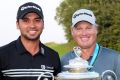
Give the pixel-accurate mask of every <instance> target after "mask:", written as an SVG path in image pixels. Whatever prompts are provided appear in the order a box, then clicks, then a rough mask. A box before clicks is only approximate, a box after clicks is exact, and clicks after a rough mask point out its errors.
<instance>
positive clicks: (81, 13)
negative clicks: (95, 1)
mask: <svg viewBox="0 0 120 80" xmlns="http://www.w3.org/2000/svg"><path fill="white" fill-rule="evenodd" d="M79 15H88V16H90V17H92V15H91V14H88V13H85V12H84V13H79V14H75V15H74V16H73V18H76V17H77V16H79Z"/></svg>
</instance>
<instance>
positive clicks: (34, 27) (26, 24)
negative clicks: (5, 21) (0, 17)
mask: <svg viewBox="0 0 120 80" xmlns="http://www.w3.org/2000/svg"><path fill="white" fill-rule="evenodd" d="M16 24H17V28H18V29H19V30H20V32H21V38H24V39H27V40H39V37H40V35H41V33H42V31H43V28H44V21H43V20H42V19H41V18H40V17H39V16H38V15H37V14H36V13H28V14H26V15H25V16H24V18H23V19H19V20H18V21H17V22H16Z"/></svg>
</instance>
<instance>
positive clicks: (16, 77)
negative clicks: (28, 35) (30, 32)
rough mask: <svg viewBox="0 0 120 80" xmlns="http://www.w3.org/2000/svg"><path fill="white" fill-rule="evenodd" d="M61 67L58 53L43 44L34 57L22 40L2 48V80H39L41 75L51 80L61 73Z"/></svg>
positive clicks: (0, 58) (0, 50) (0, 69)
mask: <svg viewBox="0 0 120 80" xmlns="http://www.w3.org/2000/svg"><path fill="white" fill-rule="evenodd" d="M60 67H61V66H60V59H59V55H58V53H57V52H56V51H54V50H52V49H51V48H48V47H47V46H45V45H43V44H42V43H40V51H39V52H38V53H37V54H36V55H34V56H32V55H31V54H30V53H29V52H28V51H27V50H26V49H25V48H24V46H23V45H22V42H21V40H20V38H18V39H17V40H15V41H13V42H11V43H9V44H7V45H5V46H3V47H0V80H37V79H38V78H39V77H40V75H43V76H44V77H45V80H47V79H48V80H49V78H50V77H51V76H52V75H54V76H55V75H57V73H59V72H60V71H61V70H60V69H61V68H60ZM42 79H43V78H40V80H42Z"/></svg>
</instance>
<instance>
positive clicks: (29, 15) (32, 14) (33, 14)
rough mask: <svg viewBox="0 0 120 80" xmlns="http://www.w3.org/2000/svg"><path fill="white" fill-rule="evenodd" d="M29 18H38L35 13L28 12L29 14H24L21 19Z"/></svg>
mask: <svg viewBox="0 0 120 80" xmlns="http://www.w3.org/2000/svg"><path fill="white" fill-rule="evenodd" d="M31 16H35V17H39V15H38V14H37V13H35V12H29V13H27V14H25V15H24V16H23V18H27V17H31Z"/></svg>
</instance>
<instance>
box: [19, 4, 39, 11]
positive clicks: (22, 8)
mask: <svg viewBox="0 0 120 80" xmlns="http://www.w3.org/2000/svg"><path fill="white" fill-rule="evenodd" d="M29 8H34V9H37V10H39V11H41V9H40V8H38V7H36V6H29V5H28V6H23V7H21V9H20V10H21V11H23V10H25V9H29Z"/></svg>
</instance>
